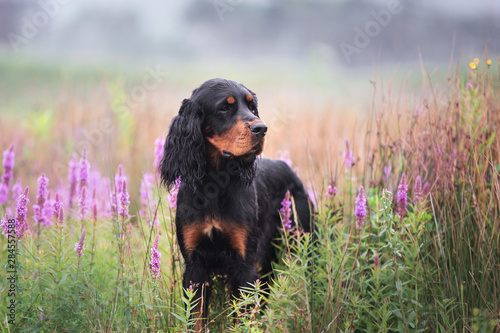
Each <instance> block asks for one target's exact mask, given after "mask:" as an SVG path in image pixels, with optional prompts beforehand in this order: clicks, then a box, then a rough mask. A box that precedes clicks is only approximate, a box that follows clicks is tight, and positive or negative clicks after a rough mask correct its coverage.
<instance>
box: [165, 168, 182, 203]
mask: <svg viewBox="0 0 500 333" xmlns="http://www.w3.org/2000/svg"><path fill="white" fill-rule="evenodd" d="M180 187H181V176H179V177H177V179H176V180H175V184H174V187H173V188H172V189H171V190H170V193H169V195H168V202H169V203H170V207H171V208H172V209H176V208H177V194H179V188H180Z"/></svg>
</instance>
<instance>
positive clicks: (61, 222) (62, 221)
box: [57, 206, 64, 228]
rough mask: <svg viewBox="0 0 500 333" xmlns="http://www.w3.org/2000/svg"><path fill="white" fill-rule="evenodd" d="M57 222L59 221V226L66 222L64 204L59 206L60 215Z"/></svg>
mask: <svg viewBox="0 0 500 333" xmlns="http://www.w3.org/2000/svg"><path fill="white" fill-rule="evenodd" d="M57 222H59V226H60V227H61V228H62V227H63V224H64V208H63V207H62V206H61V208H59V216H58V219H57Z"/></svg>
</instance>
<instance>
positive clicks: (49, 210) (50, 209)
mask: <svg viewBox="0 0 500 333" xmlns="http://www.w3.org/2000/svg"><path fill="white" fill-rule="evenodd" d="M50 194H51V193H50V191H48V193H47V199H46V200H45V203H44V204H43V209H42V215H43V221H42V224H43V225H44V226H46V227H50V226H51V225H52V221H51V219H52V216H53V215H54V204H53V203H52V201H51V200H50Z"/></svg>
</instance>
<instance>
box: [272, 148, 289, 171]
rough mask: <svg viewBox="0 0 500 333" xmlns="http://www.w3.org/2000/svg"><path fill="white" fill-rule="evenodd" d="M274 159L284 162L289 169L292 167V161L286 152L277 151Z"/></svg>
mask: <svg viewBox="0 0 500 333" xmlns="http://www.w3.org/2000/svg"><path fill="white" fill-rule="evenodd" d="M276 159H277V160H280V161H283V162H285V163H286V164H287V165H288V166H289V167H290V168H291V167H292V164H293V163H292V159H291V158H290V152H289V151H288V150H284V151H281V150H278V152H277V153H276Z"/></svg>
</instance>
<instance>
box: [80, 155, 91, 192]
mask: <svg viewBox="0 0 500 333" xmlns="http://www.w3.org/2000/svg"><path fill="white" fill-rule="evenodd" d="M89 172H90V163H89V162H88V161H87V149H85V147H84V148H83V154H82V158H81V159H80V163H79V178H78V182H79V184H78V194H81V192H82V189H83V188H84V187H87V185H88V181H89Z"/></svg>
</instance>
